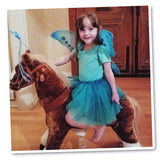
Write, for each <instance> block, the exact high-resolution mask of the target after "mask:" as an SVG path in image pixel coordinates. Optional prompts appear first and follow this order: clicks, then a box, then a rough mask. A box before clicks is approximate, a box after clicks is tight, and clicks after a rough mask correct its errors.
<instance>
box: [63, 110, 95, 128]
mask: <svg viewBox="0 0 160 160" xmlns="http://www.w3.org/2000/svg"><path fill="white" fill-rule="evenodd" d="M65 120H66V122H67V123H68V124H69V125H71V126H73V127H77V128H83V129H86V128H88V127H89V125H86V124H80V123H77V122H75V121H74V120H73V117H72V115H71V114H70V112H68V113H67V114H66V116H65ZM91 128H92V127H91ZM93 128H94V127H93Z"/></svg>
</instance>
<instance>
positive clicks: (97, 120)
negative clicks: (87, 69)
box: [67, 77, 125, 125]
mask: <svg viewBox="0 0 160 160" xmlns="http://www.w3.org/2000/svg"><path fill="white" fill-rule="evenodd" d="M70 78H71V77H70ZM72 85H73V88H74V89H73V91H72V98H73V99H72V101H71V102H70V103H69V104H68V105H67V111H69V112H70V113H71V115H72V116H73V120H74V121H77V122H78V123H81V124H88V125H95V124H96V125H107V124H110V123H112V122H113V121H115V120H116V115H117V114H118V113H119V112H120V109H121V108H122V107H121V106H120V105H118V104H117V103H115V102H112V101H111V97H112V91H111V87H110V85H109V83H108V82H107V80H106V79H100V80H97V81H90V82H81V81H79V80H78V77H73V78H72ZM117 91H118V94H119V97H120V98H122V97H123V98H124V97H125V94H124V93H123V92H122V91H121V90H120V89H119V88H118V87H117Z"/></svg>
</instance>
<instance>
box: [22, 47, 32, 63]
mask: <svg viewBox="0 0 160 160" xmlns="http://www.w3.org/2000/svg"><path fill="white" fill-rule="evenodd" d="M28 51H29V50H28ZM22 62H23V63H24V64H25V65H29V64H31V62H32V61H31V58H30V54H29V53H28V52H26V53H24V54H23V55H22Z"/></svg>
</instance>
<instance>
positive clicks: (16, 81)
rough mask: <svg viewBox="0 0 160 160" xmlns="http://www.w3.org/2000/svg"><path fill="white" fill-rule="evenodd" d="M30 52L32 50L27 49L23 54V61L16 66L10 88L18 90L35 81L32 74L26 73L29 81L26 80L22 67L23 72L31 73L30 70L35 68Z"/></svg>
mask: <svg viewBox="0 0 160 160" xmlns="http://www.w3.org/2000/svg"><path fill="white" fill-rule="evenodd" d="M29 54H30V51H29V50H27V51H26V52H25V54H23V55H22V61H21V62H20V63H19V64H17V65H16V66H15V74H14V75H13V76H12V79H11V80H10V89H12V90H14V91H18V90H20V89H21V88H24V87H26V86H29V85H31V84H32V83H33V82H34V81H33V79H32V78H33V77H32V78H31V75H30V76H27V75H26V78H29V79H28V81H26V80H25V79H24V77H23V76H22V69H23V72H25V73H27V74H30V70H31V69H32V68H33V65H32V63H31V60H30V56H29Z"/></svg>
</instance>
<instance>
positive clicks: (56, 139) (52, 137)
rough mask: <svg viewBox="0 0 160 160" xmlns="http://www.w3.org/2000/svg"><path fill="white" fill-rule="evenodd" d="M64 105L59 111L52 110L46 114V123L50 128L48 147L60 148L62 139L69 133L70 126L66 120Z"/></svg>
mask: <svg viewBox="0 0 160 160" xmlns="http://www.w3.org/2000/svg"><path fill="white" fill-rule="evenodd" d="M63 108H64V107H61V109H62V110H61V111H60V109H58V111H54V112H50V113H48V114H47V116H46V123H47V125H48V129H49V135H48V140H47V145H46V149H48V150H49V149H60V147H61V144H62V141H63V139H64V137H65V136H66V134H67V133H68V131H69V129H70V126H69V125H68V124H67V123H66V122H65V118H64V117H65V114H63V112H64V111H63V110H64V109H63Z"/></svg>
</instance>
